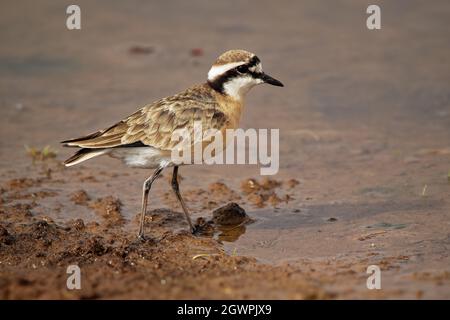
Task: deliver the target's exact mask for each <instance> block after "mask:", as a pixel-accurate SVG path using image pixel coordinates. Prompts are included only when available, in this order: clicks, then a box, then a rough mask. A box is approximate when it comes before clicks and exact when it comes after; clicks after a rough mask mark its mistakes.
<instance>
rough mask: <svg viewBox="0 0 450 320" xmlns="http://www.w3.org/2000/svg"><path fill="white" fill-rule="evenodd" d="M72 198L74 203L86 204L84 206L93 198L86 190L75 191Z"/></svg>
mask: <svg viewBox="0 0 450 320" xmlns="http://www.w3.org/2000/svg"><path fill="white" fill-rule="evenodd" d="M70 200H71V201H72V202H73V203H75V204H78V205H84V206H85V205H87V204H88V201H89V200H91V199H90V198H89V196H88V194H87V193H86V191H84V190H78V191H75V192H74V193H73V194H72V195H71V197H70Z"/></svg>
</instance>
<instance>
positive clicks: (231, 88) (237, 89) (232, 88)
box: [223, 75, 260, 100]
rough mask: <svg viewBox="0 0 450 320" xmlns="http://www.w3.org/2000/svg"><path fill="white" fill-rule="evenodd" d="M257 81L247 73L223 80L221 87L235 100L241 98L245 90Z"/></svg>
mask: <svg viewBox="0 0 450 320" xmlns="http://www.w3.org/2000/svg"><path fill="white" fill-rule="evenodd" d="M259 83H260V82H259V81H258V79H253V78H252V77H251V76H249V75H247V76H243V77H238V78H234V79H232V80H230V81H227V82H225V83H224V85H223V89H224V92H225V94H227V95H228V96H230V97H232V98H234V99H236V100H242V99H243V98H244V96H245V95H246V94H247V92H249V90H250V89H251V88H253V87H254V86H256V85H257V84H259Z"/></svg>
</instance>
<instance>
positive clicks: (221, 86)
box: [208, 56, 261, 93]
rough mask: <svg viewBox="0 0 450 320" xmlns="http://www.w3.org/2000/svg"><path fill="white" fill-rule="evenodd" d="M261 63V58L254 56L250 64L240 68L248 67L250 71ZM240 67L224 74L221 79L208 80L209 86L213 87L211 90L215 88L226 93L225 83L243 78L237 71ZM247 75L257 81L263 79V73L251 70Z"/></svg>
mask: <svg viewBox="0 0 450 320" xmlns="http://www.w3.org/2000/svg"><path fill="white" fill-rule="evenodd" d="M260 62H261V61H260V60H259V58H258V57H257V56H253V57H252V58H251V59H250V61H249V62H248V63H246V64H243V65H240V66H239V67H241V66H246V67H247V69H248V68H251V67H254V66H256V65H257V64H258V63H260ZM239 67H236V68H233V69H230V70H228V71H227V72H225V73H224V74H222V75H220V76H219V77H217V78H216V79H214V81H210V80H208V84H209V85H210V86H211V88H213V89H214V90H216V91H217V92H220V93H224V92H225V91H224V84H225V83H227V82H228V81H229V80H230V79H232V78H236V77H239V76H242V74H241V73H239V72H238V71H237V68H239ZM245 74H247V75H251V76H252V77H253V78H255V79H257V78H260V77H261V73H259V72H254V71H250V70H247V71H246V72H245Z"/></svg>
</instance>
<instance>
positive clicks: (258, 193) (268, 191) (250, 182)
mask: <svg viewBox="0 0 450 320" xmlns="http://www.w3.org/2000/svg"><path fill="white" fill-rule="evenodd" d="M290 180H294V179H290ZM290 180H289V181H290ZM295 181H296V180H295ZM282 185H283V183H282V182H281V181H278V180H274V179H270V178H263V179H262V180H261V181H260V182H259V181H257V180H256V179H246V180H244V181H242V183H241V190H242V192H243V193H244V194H245V195H246V196H247V201H248V202H250V203H251V204H253V205H254V206H256V207H258V208H262V207H265V206H266V205H267V204H270V205H272V206H274V207H275V206H277V205H278V204H280V203H282V202H286V203H287V202H288V201H289V200H291V199H292V197H291V196H290V195H288V194H286V195H284V196H282V197H280V196H279V195H278V194H277V192H276V191H275V190H277V189H280V188H281V186H282ZM288 185H291V186H292V185H294V186H295V182H293V181H291V182H288Z"/></svg>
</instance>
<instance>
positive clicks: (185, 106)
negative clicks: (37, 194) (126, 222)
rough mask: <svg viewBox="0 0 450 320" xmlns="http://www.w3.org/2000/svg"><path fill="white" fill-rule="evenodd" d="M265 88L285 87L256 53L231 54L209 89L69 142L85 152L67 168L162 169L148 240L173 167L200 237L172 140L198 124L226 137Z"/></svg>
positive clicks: (212, 74)
mask: <svg viewBox="0 0 450 320" xmlns="http://www.w3.org/2000/svg"><path fill="white" fill-rule="evenodd" d="M261 83H268V84H271V85H274V86H279V87H282V86H283V84H282V83H281V82H280V81H278V80H276V79H274V78H272V77H270V76H268V75H267V74H265V73H264V72H263V70H262V66H261V61H260V60H259V59H258V57H257V56H256V55H254V54H253V53H250V52H247V51H244V50H230V51H227V52H225V53H224V54H222V55H221V56H220V57H219V58H218V59H217V60H216V61H215V62H214V64H213V65H212V67H211V69H210V70H209V72H208V81H207V82H206V83H203V84H199V85H195V86H192V87H190V88H189V89H187V90H185V91H183V92H181V93H178V94H176V95H173V96H170V97H167V98H163V99H161V100H158V101H156V102H153V103H151V104H148V105H146V106H144V107H143V108H141V109H139V110H138V111H136V112H135V113H133V114H132V115H130V116H129V117H126V118H125V119H123V120H122V121H120V122H118V123H116V124H114V125H113V126H111V127H109V128H107V129H104V130H100V131H97V132H94V133H92V134H89V135H87V136H84V137H81V138H77V139H70V140H66V141H63V142H62V143H63V145H64V146H67V147H79V148H81V149H79V150H78V151H77V152H76V153H75V154H74V155H73V156H72V157H70V158H69V159H67V160H66V161H65V162H64V164H65V165H66V166H67V167H69V166H73V165H76V164H78V163H80V162H83V161H86V160H88V159H91V158H94V157H97V156H100V155H104V154H107V155H109V156H111V157H113V158H118V159H121V160H122V161H123V162H124V163H125V164H126V165H128V166H130V167H138V168H147V169H156V170H155V171H154V173H153V174H152V175H151V176H150V177H149V178H148V179H147V180H145V182H144V185H143V195H142V208H141V215H140V226H139V233H138V237H139V238H144V218H145V212H146V209H147V200H148V194H149V191H150V188H151V186H152V183H153V181H155V179H156V178H157V177H158V176H159V175H160V174H161V172H162V171H163V170H164V169H165V168H167V167H173V175H172V188H173V191H174V192H175V195H176V197H177V199H178V201H179V202H180V204H181V207H182V208H183V212H184V214H185V216H186V220H187V222H188V224H189V226H190V229H191V231H192V232H193V233H194V232H195V231H196V230H195V228H194V225H193V224H192V222H191V219H190V217H189V211H188V209H187V207H186V204H185V202H184V200H183V198H182V197H181V194H180V191H179V187H178V179H177V174H178V166H179V164H176V163H174V162H173V161H172V160H171V151H172V148H174V146H175V144H176V141H173V139H171V136H172V133H173V132H174V131H175V130H176V129H180V128H184V129H187V130H188V132H191V133H192V131H193V126H194V125H193V124H194V122H196V121H200V122H201V124H202V126H203V128H204V129H205V130H207V129H209V128H212V129H216V130H220V131H222V132H224V131H225V130H226V129H235V128H237V127H238V125H239V120H240V117H241V113H242V109H243V105H244V96H245V94H246V93H247V92H248V91H249V90H250V89H251V88H252V87H253V86H255V85H257V84H261Z"/></svg>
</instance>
